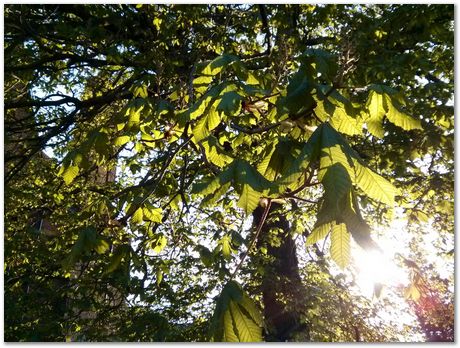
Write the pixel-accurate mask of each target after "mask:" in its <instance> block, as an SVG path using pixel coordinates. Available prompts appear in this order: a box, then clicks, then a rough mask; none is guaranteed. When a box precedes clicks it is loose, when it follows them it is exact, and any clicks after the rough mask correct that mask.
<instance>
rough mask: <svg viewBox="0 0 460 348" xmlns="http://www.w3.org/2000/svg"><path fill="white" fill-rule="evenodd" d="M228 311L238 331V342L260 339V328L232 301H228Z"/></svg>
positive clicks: (258, 340) (257, 340)
mask: <svg viewBox="0 0 460 348" xmlns="http://www.w3.org/2000/svg"><path fill="white" fill-rule="evenodd" d="M230 312H231V314H232V318H233V320H234V324H235V327H236V330H237V332H238V338H239V342H260V341H262V328H261V327H260V326H258V325H257V324H256V323H255V322H254V321H253V320H252V319H251V318H248V317H247V316H246V315H245V314H244V313H243V312H242V311H241V309H240V308H239V306H238V305H237V304H236V303H235V302H233V301H230Z"/></svg>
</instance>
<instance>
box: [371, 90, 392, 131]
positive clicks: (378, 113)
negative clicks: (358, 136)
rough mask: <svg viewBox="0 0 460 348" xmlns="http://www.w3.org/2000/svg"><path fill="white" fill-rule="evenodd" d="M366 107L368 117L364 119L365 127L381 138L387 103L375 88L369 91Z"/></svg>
mask: <svg viewBox="0 0 460 348" xmlns="http://www.w3.org/2000/svg"><path fill="white" fill-rule="evenodd" d="M366 108H367V111H368V118H367V119H366V124H367V129H368V130H369V132H370V133H371V134H372V135H373V136H375V137H377V138H383V133H384V131H383V125H382V122H383V117H384V116H385V114H386V112H387V111H388V105H387V103H386V100H385V98H384V95H383V94H380V93H377V92H376V91H375V90H371V91H370V92H369V97H368V99H367V103H366Z"/></svg>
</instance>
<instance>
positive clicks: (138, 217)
mask: <svg viewBox="0 0 460 348" xmlns="http://www.w3.org/2000/svg"><path fill="white" fill-rule="evenodd" d="M143 216H144V214H143V212H142V208H137V209H136V211H135V212H134V214H133V215H132V216H131V222H132V223H135V224H138V223H141V222H142V219H143Z"/></svg>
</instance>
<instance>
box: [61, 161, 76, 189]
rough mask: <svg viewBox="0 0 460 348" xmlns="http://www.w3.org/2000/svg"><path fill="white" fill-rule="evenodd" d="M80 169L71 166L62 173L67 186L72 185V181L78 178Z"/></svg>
mask: <svg viewBox="0 0 460 348" xmlns="http://www.w3.org/2000/svg"><path fill="white" fill-rule="evenodd" d="M79 171H80V169H79V168H78V167H77V166H73V165H70V166H68V167H67V168H66V169H65V170H64V172H63V173H62V178H63V179H64V182H65V183H66V184H67V185H70V184H71V183H72V181H73V180H74V179H75V178H76V177H77V175H78V172H79Z"/></svg>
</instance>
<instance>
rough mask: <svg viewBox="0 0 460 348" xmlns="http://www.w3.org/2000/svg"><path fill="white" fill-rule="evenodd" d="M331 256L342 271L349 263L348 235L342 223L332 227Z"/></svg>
mask: <svg viewBox="0 0 460 348" xmlns="http://www.w3.org/2000/svg"><path fill="white" fill-rule="evenodd" d="M331 256H332V259H333V260H334V261H335V263H337V265H338V266H339V267H340V268H342V269H344V268H345V267H347V266H348V264H349V262H350V234H349V233H348V231H347V227H346V225H345V224H343V223H341V224H337V225H334V226H333V227H332V233H331Z"/></svg>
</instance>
